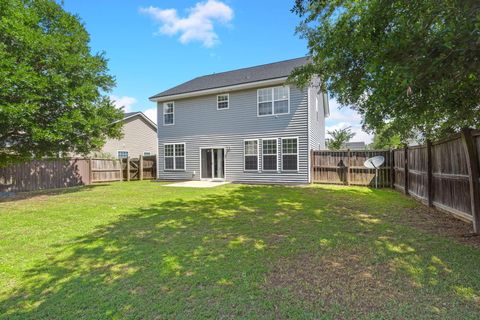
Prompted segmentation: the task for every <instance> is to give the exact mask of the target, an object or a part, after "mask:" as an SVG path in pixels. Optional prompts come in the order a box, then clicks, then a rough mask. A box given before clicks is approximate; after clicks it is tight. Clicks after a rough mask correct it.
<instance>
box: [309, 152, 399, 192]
mask: <svg viewBox="0 0 480 320" xmlns="http://www.w3.org/2000/svg"><path fill="white" fill-rule="evenodd" d="M374 156H383V157H385V163H384V164H383V165H382V166H381V167H380V168H379V170H378V186H379V187H391V186H392V178H391V175H392V167H393V163H392V153H391V152H390V151H389V150H341V151H331V150H321V151H311V173H312V181H313V182H315V183H328V184H344V185H358V186H375V169H368V168H366V167H365V166H364V165H363V163H364V162H365V160H367V159H368V158H371V157H374Z"/></svg>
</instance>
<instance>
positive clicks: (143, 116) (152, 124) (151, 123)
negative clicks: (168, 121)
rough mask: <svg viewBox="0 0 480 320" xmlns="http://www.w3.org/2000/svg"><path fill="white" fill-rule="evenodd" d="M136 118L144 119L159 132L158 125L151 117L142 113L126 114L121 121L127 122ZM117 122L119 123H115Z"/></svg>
mask: <svg viewBox="0 0 480 320" xmlns="http://www.w3.org/2000/svg"><path fill="white" fill-rule="evenodd" d="M135 116H140V117H142V118H143V119H145V120H146V121H147V122H148V123H149V124H150V125H151V126H152V127H153V128H154V129H155V131H156V130H157V125H156V124H155V122H153V121H152V120H151V119H150V118H149V117H147V116H146V115H145V114H144V113H143V112H142V111H134V112H125V116H124V117H123V120H119V121H125V120H127V119H130V118H132V117H135ZM116 122H118V121H115V122H114V123H116Z"/></svg>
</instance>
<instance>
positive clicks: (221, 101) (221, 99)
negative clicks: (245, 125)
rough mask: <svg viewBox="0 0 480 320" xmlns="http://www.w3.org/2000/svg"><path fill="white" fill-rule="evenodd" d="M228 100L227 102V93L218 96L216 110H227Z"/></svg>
mask: <svg viewBox="0 0 480 320" xmlns="http://www.w3.org/2000/svg"><path fill="white" fill-rule="evenodd" d="M228 100H229V95H228V93H227V94H219V95H218V96H217V109H218V110H223V109H228Z"/></svg>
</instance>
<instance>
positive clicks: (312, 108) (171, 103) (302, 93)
mask: <svg viewBox="0 0 480 320" xmlns="http://www.w3.org/2000/svg"><path fill="white" fill-rule="evenodd" d="M306 63H307V58H297V59H291V60H286V61H281V62H276V63H270V64H265V65H260V66H255V67H250V68H244V69H238V70H233V71H227V72H221V73H215V74H211V75H206V76H202V77H198V78H195V79H193V80H190V81H187V82H185V83H182V84H180V85H178V86H176V87H173V88H171V89H168V90H166V91H163V92H161V93H159V94H156V95H154V96H152V97H151V98H150V100H151V101H154V102H156V103H157V107H158V148H159V149H158V166H157V168H158V177H159V179H165V180H171V179H173V180H175V179H178V180H204V179H205V180H227V181H236V182H254V183H262V182H264V183H307V182H309V181H310V170H309V168H310V152H309V151H310V150H312V149H318V148H324V147H325V117H326V116H328V113H329V109H328V98H327V95H326V94H323V93H321V92H319V89H318V83H319V82H318V81H319V80H318V79H313V80H314V81H312V85H311V86H310V87H307V88H304V89H301V88H297V87H296V86H294V85H292V84H287V83H286V80H287V77H288V76H289V75H290V73H291V72H292V71H293V70H294V68H296V67H299V66H301V65H304V64H306Z"/></svg>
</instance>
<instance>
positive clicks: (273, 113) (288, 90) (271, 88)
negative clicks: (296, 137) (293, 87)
mask: <svg viewBox="0 0 480 320" xmlns="http://www.w3.org/2000/svg"><path fill="white" fill-rule="evenodd" d="M280 87H284V88H287V95H288V98H287V102H288V111H287V112H283V113H275V107H274V105H275V101H280V100H275V91H274V89H275V88H280ZM262 89H270V90H272V101H271V102H272V113H271V114H260V99H259V92H260V90H262ZM285 114H290V86H288V85H286V86H275V87H269V88H260V89H257V117H272V116H281V115H285Z"/></svg>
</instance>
